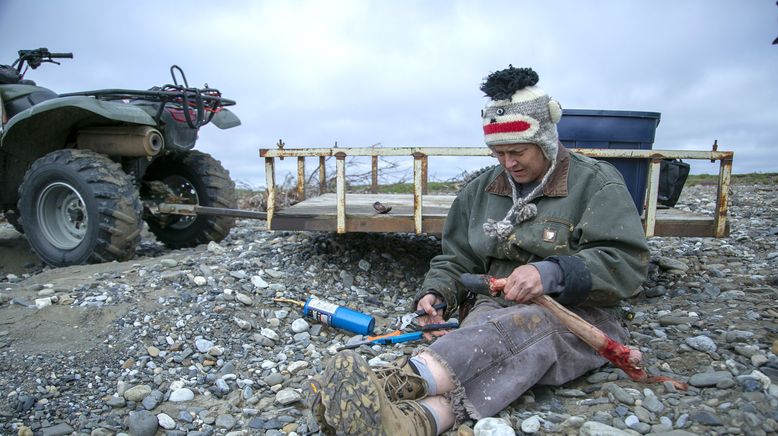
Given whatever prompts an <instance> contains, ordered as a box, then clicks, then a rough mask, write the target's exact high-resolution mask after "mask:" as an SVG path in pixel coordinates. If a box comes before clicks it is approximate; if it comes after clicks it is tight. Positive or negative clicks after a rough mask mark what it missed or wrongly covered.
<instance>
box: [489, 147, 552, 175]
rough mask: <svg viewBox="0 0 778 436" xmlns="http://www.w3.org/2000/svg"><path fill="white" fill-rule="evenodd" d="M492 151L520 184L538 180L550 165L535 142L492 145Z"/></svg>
mask: <svg viewBox="0 0 778 436" xmlns="http://www.w3.org/2000/svg"><path fill="white" fill-rule="evenodd" d="M492 152H493V153H494V156H495V157H496V158H497V160H498V161H500V165H502V167H503V168H505V170H506V171H508V173H509V174H510V175H511V177H513V180H515V181H516V182H518V183H522V184H523V183H532V182H535V181H539V180H540V179H541V178H542V177H543V175H544V174H546V171H547V170H548V167H549V166H550V165H551V162H549V161H548V160H547V159H546V157H545V156H544V155H543V152H542V151H541V150H540V147H538V146H537V145H535V144H529V143H521V144H505V145H493V146H492Z"/></svg>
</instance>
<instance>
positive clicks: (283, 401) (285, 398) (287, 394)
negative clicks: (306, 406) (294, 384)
mask: <svg viewBox="0 0 778 436" xmlns="http://www.w3.org/2000/svg"><path fill="white" fill-rule="evenodd" d="M301 399H302V395H300V393H299V392H297V391H296V390H294V389H292V388H286V389H281V390H280V391H278V393H277V394H276V403H278V404H280V405H282V406H287V405H289V404H292V403H296V402H298V401H300V400H301Z"/></svg>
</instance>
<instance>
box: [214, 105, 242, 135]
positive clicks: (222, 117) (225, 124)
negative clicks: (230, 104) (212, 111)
mask: <svg viewBox="0 0 778 436" xmlns="http://www.w3.org/2000/svg"><path fill="white" fill-rule="evenodd" d="M211 122H212V123H213V125H214V126H216V127H218V128H220V129H222V130H225V129H231V128H233V127H237V126H240V118H238V116H237V115H235V114H234V113H232V112H230V111H229V110H228V109H227V108H221V110H220V111H219V112H217V113H216V115H214V116H213V119H211Z"/></svg>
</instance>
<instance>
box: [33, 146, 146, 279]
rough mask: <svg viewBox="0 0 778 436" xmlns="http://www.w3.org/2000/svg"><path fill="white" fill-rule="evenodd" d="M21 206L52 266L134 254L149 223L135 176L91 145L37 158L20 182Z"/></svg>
mask: <svg viewBox="0 0 778 436" xmlns="http://www.w3.org/2000/svg"><path fill="white" fill-rule="evenodd" d="M19 211H20V218H21V220H20V223H21V225H22V226H23V227H24V232H25V234H26V235H27V240H28V241H29V242H30V246H32V249H33V250H35V252H36V253H37V254H38V256H40V258H41V259H42V260H43V261H44V262H46V263H47V264H49V265H52V266H67V265H76V264H82V263H91V262H108V261H112V260H120V261H121V260H127V259H130V258H131V257H132V256H133V255H134V254H135V247H136V245H137V244H138V241H140V231H141V228H142V226H143V221H142V220H141V216H142V212H143V208H142V205H141V202H140V198H139V196H138V191H137V190H136V189H135V186H134V185H133V182H132V179H131V178H130V177H129V176H128V175H127V174H125V173H124V172H123V171H122V169H121V166H120V165H119V164H117V163H116V162H113V161H112V160H110V159H109V158H107V157H106V156H103V155H101V154H98V153H95V152H92V151H86V150H72V149H66V150H57V151H53V152H51V153H49V154H47V155H45V156H43V157H42V158H40V159H38V160H36V161H35V162H34V163H33V164H32V166H31V167H30V169H29V170H28V171H27V173H26V174H25V176H24V180H23V182H22V184H21V186H20V187H19Z"/></svg>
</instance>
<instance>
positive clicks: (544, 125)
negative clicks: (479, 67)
mask: <svg viewBox="0 0 778 436" xmlns="http://www.w3.org/2000/svg"><path fill="white" fill-rule="evenodd" d="M538 79H539V78H538V74H537V73H536V72H535V71H533V70H532V69H531V68H514V67H513V65H509V66H508V68H506V69H504V70H500V71H496V72H494V73H492V74H490V75H489V76H487V77H486V79H485V80H484V82H483V83H482V84H481V91H483V92H484V93H485V94H486V95H487V96H488V97H489V98H490V101H489V102H488V103H487V104H486V107H485V108H484V110H483V111H481V118H482V119H483V128H484V140H485V141H486V145H488V146H489V147H490V148H491V147H492V146H494V145H504V144H519V143H531V144H535V145H537V146H538V147H540V150H541V151H542V152H543V155H544V156H545V157H546V159H548V160H549V161H550V162H551V165H550V167H549V169H548V171H546V173H545V174H544V175H543V177H542V178H541V181H540V183H539V184H538V185H537V186H536V187H535V188H534V189H533V190H532V191H531V192H530V193H529V194H527V195H526V196H524V197H520V196H519V189H518V188H517V186H516V183H515V182H514V181H513V180H511V179H510V175H508V173H506V177H508V184H509V185H510V186H511V188H512V191H513V192H512V198H513V206H511V208H510V209H509V210H508V213H507V214H506V216H505V218H503V219H502V220H501V221H497V222H496V221H494V220H492V219H489V220H488V221H487V222H486V223H485V224H484V232H485V233H486V234H487V235H489V236H491V237H498V238H499V239H505V238H507V237H508V236H510V234H511V232H512V230H513V227H514V226H515V225H516V224H519V223H521V222H523V221H526V220H528V219H531V218H534V217H535V216H536V215H537V207H536V206H535V205H534V204H533V203H531V201H532V200H533V199H534V198H536V197H538V196H539V195H540V193H541V192H542V191H543V187H544V186H545V185H546V182H547V181H548V179H549V177H550V176H551V173H553V172H554V169H555V168H556V156H557V151H558V148H559V135H558V133H557V129H556V124H557V123H558V122H559V119H560V118H562V106H560V105H559V103H558V102H557V101H556V100H552V99H551V97H549V96H548V94H546V93H545V92H544V91H543V90H542V89H540V88H538V87H537V86H535V85H536V84H537V83H538Z"/></svg>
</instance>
